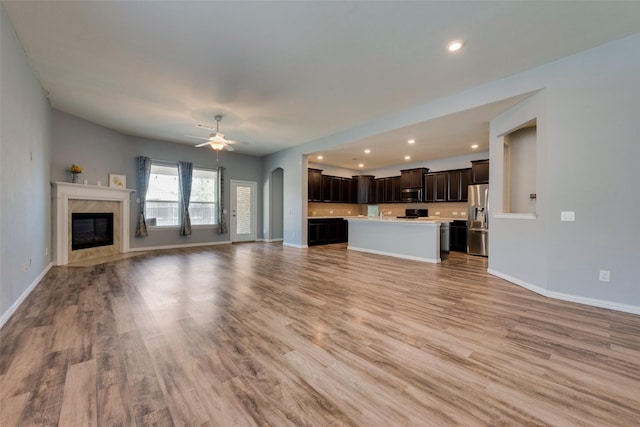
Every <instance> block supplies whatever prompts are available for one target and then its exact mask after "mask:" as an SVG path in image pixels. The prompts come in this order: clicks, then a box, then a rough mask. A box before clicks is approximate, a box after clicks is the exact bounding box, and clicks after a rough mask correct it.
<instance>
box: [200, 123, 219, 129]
mask: <svg viewBox="0 0 640 427" xmlns="http://www.w3.org/2000/svg"><path fill="white" fill-rule="evenodd" d="M196 127H197V128H200V129H209V130H216V128H212V127H211V126H205V125H201V124H197V125H196Z"/></svg>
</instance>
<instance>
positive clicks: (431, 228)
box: [345, 217, 451, 263]
mask: <svg viewBox="0 0 640 427" xmlns="http://www.w3.org/2000/svg"><path fill="white" fill-rule="evenodd" d="M345 219H346V220H347V221H348V222H349V238H348V242H349V243H348V246H347V249H349V250H352V251H360V252H370V253H374V254H380V255H387V256H393V257H398V258H406V259H411V260H415V261H423V262H431V263H439V262H441V257H440V228H441V226H442V224H445V226H447V227H448V225H449V223H450V222H451V220H445V219H401V218H384V219H380V218H378V217H348V218H345Z"/></svg>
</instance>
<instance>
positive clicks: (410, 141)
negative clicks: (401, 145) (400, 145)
mask: <svg viewBox="0 0 640 427" xmlns="http://www.w3.org/2000/svg"><path fill="white" fill-rule="evenodd" d="M407 142H408V143H409V144H415V143H416V140H415V139H410V140H409V141H407Z"/></svg>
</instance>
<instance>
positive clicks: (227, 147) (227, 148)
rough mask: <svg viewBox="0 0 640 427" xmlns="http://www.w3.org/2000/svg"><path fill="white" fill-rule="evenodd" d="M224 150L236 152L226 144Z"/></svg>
mask: <svg viewBox="0 0 640 427" xmlns="http://www.w3.org/2000/svg"><path fill="white" fill-rule="evenodd" d="M224 149H225V150H227V151H236V149H235V148H233V147H232V146H230V145H228V144H225V146H224Z"/></svg>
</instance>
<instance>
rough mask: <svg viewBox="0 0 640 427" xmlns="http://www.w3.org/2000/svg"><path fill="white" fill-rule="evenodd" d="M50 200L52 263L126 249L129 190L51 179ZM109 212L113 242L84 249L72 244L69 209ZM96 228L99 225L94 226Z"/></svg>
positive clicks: (105, 254) (79, 211)
mask: <svg viewBox="0 0 640 427" xmlns="http://www.w3.org/2000/svg"><path fill="white" fill-rule="evenodd" d="M52 190H53V194H55V200H54V211H53V213H54V223H55V227H54V230H53V231H54V233H53V241H54V242H55V252H54V255H55V257H54V259H55V263H56V265H66V264H69V262H77V261H85V260H88V259H93V258H101V257H107V256H112V255H115V254H120V253H123V254H124V253H127V252H129V222H130V221H129V211H130V207H131V204H130V202H129V199H130V197H131V193H132V192H133V190H129V189H126V188H111V187H102V186H99V185H83V184H73V183H70V182H55V183H53V189H52ZM74 212H75V213H100V212H109V213H112V214H113V224H112V227H111V230H112V231H111V233H112V234H113V244H111V245H108V246H99V247H95V248H89V249H84V250H77V249H76V250H74V248H73V237H72V234H73V226H72V222H73V213H74ZM98 228H100V227H98Z"/></svg>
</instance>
